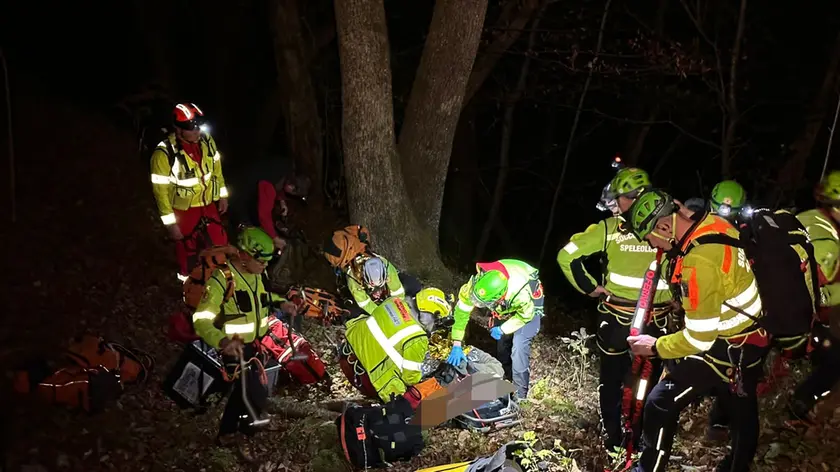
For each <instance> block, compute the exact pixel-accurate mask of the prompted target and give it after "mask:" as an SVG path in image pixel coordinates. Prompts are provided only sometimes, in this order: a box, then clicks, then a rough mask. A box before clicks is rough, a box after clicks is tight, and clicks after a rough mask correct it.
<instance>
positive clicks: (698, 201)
mask: <svg viewBox="0 0 840 472" xmlns="http://www.w3.org/2000/svg"><path fill="white" fill-rule="evenodd" d="M685 207H686V208H688V209H689V210H691V211H706V201H705V200H703V199H702V198H700V197H691V198H689V199H688V200H686V201H685Z"/></svg>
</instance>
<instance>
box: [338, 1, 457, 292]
mask: <svg viewBox="0 0 840 472" xmlns="http://www.w3.org/2000/svg"><path fill="white" fill-rule="evenodd" d="M383 1H384V0H336V1H335V13H336V25H337V28H336V29H337V31H338V46H339V48H338V50H339V58H340V65H341V84H342V103H343V110H342V114H343V120H342V140H343V143H344V168H345V173H346V182H347V200H348V204H349V210H350V219H351V221H352V222H353V223H358V224H363V225H366V226H367V227H368V228H370V230H371V232H372V233H373V237H374V245H375V248H376V250H377V251H380V252H381V253H383V254H387V255H388V256H387V257H388V258H389V259H391V260H392V261H394V263H395V264H396V265H397V266H398V267H400V269H404V270H406V271H407V272H412V273H414V274H416V275H417V276H419V277H420V278H422V279H426V280H431V281H432V282H435V283H441V284H442V285H443V286H444V287H445V288H449V287H450V284H451V275H450V274H449V272H448V270H447V269H446V268H445V267H444V266H443V263H442V262H441V260H440V257H439V254H438V250H437V240H436V239H435V238H432V236H431V234H430V232H429V231H427V230H426V229H424V228H422V227H421V226H420V225H419V224H418V222H417V219H416V218H415V216H414V212H413V210H412V206H411V203H410V202H409V198H408V193H407V192H406V189H405V183H404V181H403V176H402V169H401V166H400V160H399V156H398V154H397V148H396V143H395V140H394V114H393V106H392V99H393V96H392V89H391V66H390V58H389V51H388V31H387V26H386V21H385V6H384V4H383ZM439 192H440V190H437V189H431V193H432V194H435V195H436V194H439Z"/></svg>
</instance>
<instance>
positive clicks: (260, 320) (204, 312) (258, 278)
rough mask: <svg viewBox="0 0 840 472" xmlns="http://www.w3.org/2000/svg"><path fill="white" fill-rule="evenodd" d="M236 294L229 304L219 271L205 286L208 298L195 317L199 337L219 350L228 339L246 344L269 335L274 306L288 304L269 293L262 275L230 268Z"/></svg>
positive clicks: (279, 297) (194, 323) (203, 301)
mask: <svg viewBox="0 0 840 472" xmlns="http://www.w3.org/2000/svg"><path fill="white" fill-rule="evenodd" d="M229 267H230V272H231V275H232V276H233V286H234V292H233V296H232V297H230V299H228V300H225V291H226V288H227V280H226V279H225V275H224V273H223V272H222V270H221V269H216V270H215V271H214V272H213V275H212V276H211V277H210V279H209V280H207V283H206V284H205V286H204V296H202V298H201V301H200V302H199V303H198V306H197V307H196V309H195V313H193V316H192V320H193V326H194V327H195V333H196V334H197V335H199V336H200V337H201V339H202V340H203V341H204V342H205V343H207V344H208V345H210V346H213V347H219V343H220V342H221V341H222V339H224V338H226V337H227V338H233V336H234V335H239V337H240V338H242V342H244V343H251V342H253V341H255V340H257V339H259V338H261V337H263V336H265V334H266V332H268V320H267V318H268V316H269V315H270V314H271V309H270V307H271V305H275V306H277V305H279V304H280V303H282V302H284V301H286V300H285V299H284V298H283V297H281V296H279V295H277V294H275V293H271V292H269V291H267V290H266V289H265V285H264V284H263V280H262V274H248V273H244V272H240V271H238V270H237V269H236V268H235V267H233V265H232V264H231V265H229Z"/></svg>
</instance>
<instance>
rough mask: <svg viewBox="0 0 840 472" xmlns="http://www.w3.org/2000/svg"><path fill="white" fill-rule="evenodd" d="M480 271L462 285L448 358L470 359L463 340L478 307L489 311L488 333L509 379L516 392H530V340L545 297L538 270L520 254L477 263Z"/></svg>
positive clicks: (536, 329) (522, 396)
mask: <svg viewBox="0 0 840 472" xmlns="http://www.w3.org/2000/svg"><path fill="white" fill-rule="evenodd" d="M476 271H477V273H476V274H475V275H473V276H472V277H470V280H469V281H468V282H467V283H465V284H464V285H462V286H461V289H460V291H459V292H458V304H457V305H456V306H455V324H454V325H453V326H452V341H453V342H452V351H451V352H450V353H449V358H448V359H447V360H446V362H447V363H449V364H451V365H454V366H456V367H457V366H459V365H460V364H461V362H463V361H465V360H466V356H465V355H464V349H463V347H462V342H463V340H464V334H465V332H466V329H467V323H468V322H469V320H470V313H471V312H472V311H473V309H474V308H483V309H487V310H488V311H490V313H491V316H492V317H491V319H490V324H491V327H490V336H491V337H492V338H493V339H495V340H496V341H497V343H496V346H497V349H498V352H497V354H498V356H497V357H498V359H499V361H500V362H501V363H502V366H503V367H504V369H505V378H506V379H507V380H512V381H513V384H514V385H515V386H516V397H517V398H518V399H519V400H524V399H525V398H527V397H528V387H529V382H530V372H531V366H530V363H531V342H532V341H533V339H534V337H535V336H536V335H537V333H539V331H540V321H541V319H542V317H543V315H544V297H543V290H542V283H541V282H540V279H539V271H538V270H537V269H535V268H534V267H531V266H530V265H528V264H527V263H525V262H522V261H520V260H516V259H501V260H498V261H495V262H479V263H477V264H476Z"/></svg>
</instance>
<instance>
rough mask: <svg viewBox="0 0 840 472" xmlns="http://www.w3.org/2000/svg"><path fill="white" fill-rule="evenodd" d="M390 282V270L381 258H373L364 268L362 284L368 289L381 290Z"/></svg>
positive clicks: (366, 262)
mask: <svg viewBox="0 0 840 472" xmlns="http://www.w3.org/2000/svg"><path fill="white" fill-rule="evenodd" d="M387 281H388V269H387V268H385V263H384V262H382V259H381V258H379V257H376V256H374V257H371V258H369V259H368V260H366V261H365V264H364V266H363V267H362V282H364V284H365V286H366V287H368V288H379V287H382V286H384V285H385V283H386V282H387Z"/></svg>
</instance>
